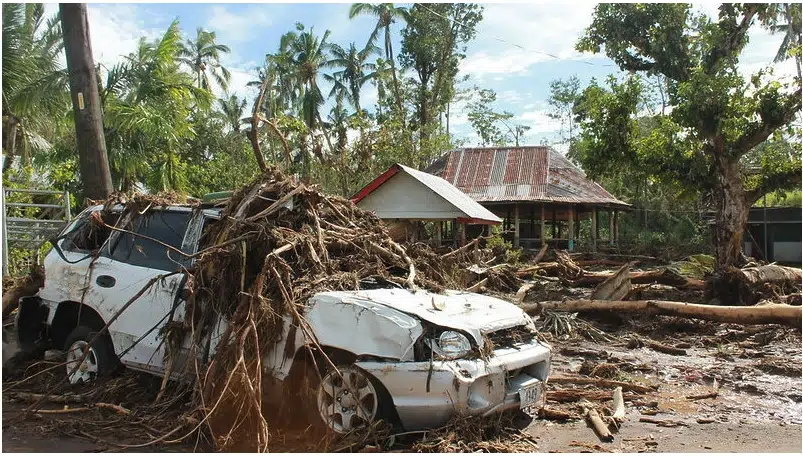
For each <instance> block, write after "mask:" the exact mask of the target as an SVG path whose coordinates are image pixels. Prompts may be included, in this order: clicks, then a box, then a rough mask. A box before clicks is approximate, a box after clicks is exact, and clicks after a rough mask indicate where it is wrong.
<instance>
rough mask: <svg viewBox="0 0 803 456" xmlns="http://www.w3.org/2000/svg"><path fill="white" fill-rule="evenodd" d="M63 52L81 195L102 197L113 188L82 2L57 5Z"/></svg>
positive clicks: (98, 198) (84, 9)
mask: <svg viewBox="0 0 803 456" xmlns="http://www.w3.org/2000/svg"><path fill="white" fill-rule="evenodd" d="M59 13H60V15H61V32H62V36H63V38H64V54H65V56H66V58H67V72H68V74H69V76H70V95H71V97H72V105H73V118H74V120H75V122H74V123H75V136H76V140H77V143H78V163H79V165H80V170H81V181H82V184H83V187H84V196H85V197H87V198H91V199H94V200H104V199H106V198H107V197H108V196H109V195H111V194H112V192H113V191H114V187H112V175H111V172H110V171H109V156H108V155H107V154H106V138H105V137H104V136H103V115H102V113H101V105H100V103H101V102H100V95H99V94H98V79H97V76H96V75H95V62H94V59H93V58H92V46H91V44H90V40H89V23H88V21H87V15H86V4H84V3H61V4H59Z"/></svg>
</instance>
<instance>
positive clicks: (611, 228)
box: [608, 209, 613, 245]
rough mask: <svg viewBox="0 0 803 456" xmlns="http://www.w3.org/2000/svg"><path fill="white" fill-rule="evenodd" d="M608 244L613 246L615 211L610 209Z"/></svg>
mask: <svg viewBox="0 0 803 456" xmlns="http://www.w3.org/2000/svg"><path fill="white" fill-rule="evenodd" d="M608 244H609V245H613V210H611V209H608Z"/></svg>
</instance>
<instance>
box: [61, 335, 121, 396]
mask: <svg viewBox="0 0 803 456" xmlns="http://www.w3.org/2000/svg"><path fill="white" fill-rule="evenodd" d="M95 332H96V331H94V330H92V329H90V328H87V327H86V326H78V327H77V328H75V329H73V330H72V332H71V333H70V335H69V336H67V342H66V343H65V344H64V350H65V351H66V352H67V363H66V367H67V377H68V379H69V380H70V383H72V384H77V383H89V382H91V381H93V380H95V379H96V378H97V377H98V376H100V375H103V374H105V373H107V372H111V371H112V370H114V367H115V366H116V364H115V363H114V354H113V352H112V350H111V349H110V348H109V344H108V342H107V341H106V339H105V338H104V337H94V333H95ZM93 338H94V340H92V339H93ZM90 341H91V342H92V343H91V344H90ZM87 348H88V350H89V352H88V353H87V355H86V358H84V350H86V349H87Z"/></svg>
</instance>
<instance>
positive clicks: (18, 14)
mask: <svg viewBox="0 0 803 456" xmlns="http://www.w3.org/2000/svg"><path fill="white" fill-rule="evenodd" d="M61 50H62V38H61V24H60V21H59V19H58V15H56V16H54V17H53V18H51V19H49V20H47V21H45V20H44V6H43V5H42V4H38V3H37V4H34V3H29V4H13V3H4V4H3V57H2V59H3V63H2V65H3V67H2V72H3V84H2V86H3V88H2V90H3V93H2V97H3V98H2V99H3V102H2V112H3V151H4V153H5V155H6V159H5V161H4V164H3V169H8V168H10V167H11V165H12V163H13V161H14V158H15V157H16V156H18V155H23V156H24V157H26V158H28V157H29V156H30V153H31V152H37V151H40V150H42V149H46V148H48V147H49V142H48V141H47V140H46V139H45V138H47V137H49V136H52V134H53V133H54V128H55V127H56V126H55V125H54V124H55V122H53V119H64V118H65V116H64V115H63V114H64V113H65V112H67V111H69V106H70V104H69V103H70V98H69V91H68V87H69V81H68V75H67V72H66V70H65V69H64V68H62V67H61V65H60V64H59V54H60V53H61Z"/></svg>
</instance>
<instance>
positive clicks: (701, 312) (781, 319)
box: [521, 299, 803, 328]
mask: <svg viewBox="0 0 803 456" xmlns="http://www.w3.org/2000/svg"><path fill="white" fill-rule="evenodd" d="M521 308H522V309H524V311H525V312H527V313H528V314H531V315H536V314H539V313H541V312H542V311H543V310H554V311H562V312H585V311H604V312H617V313H639V314H641V315H654V314H661V315H669V316H676V317H687V318H699V319H701V320H710V321H719V322H723V323H741V324H770V323H777V324H782V325H787V326H791V327H793V328H800V326H801V318H803V313H801V307H797V306H789V305H786V304H778V305H766V306H755V307H724V306H710V305H706V304H690V303H686V302H675V301H654V300H649V301H590V300H584V299H581V300H575V301H544V302H539V303H535V304H522V305H521Z"/></svg>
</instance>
